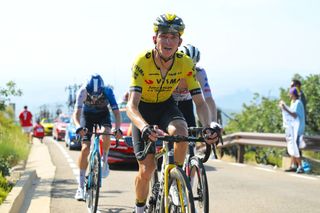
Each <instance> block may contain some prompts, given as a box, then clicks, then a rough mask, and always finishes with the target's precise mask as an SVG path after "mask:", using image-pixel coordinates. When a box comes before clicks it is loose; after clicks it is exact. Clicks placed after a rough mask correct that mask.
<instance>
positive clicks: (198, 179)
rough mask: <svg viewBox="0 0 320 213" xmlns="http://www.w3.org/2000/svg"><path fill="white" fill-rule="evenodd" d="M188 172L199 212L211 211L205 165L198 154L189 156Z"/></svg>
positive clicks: (206, 212)
mask: <svg viewBox="0 0 320 213" xmlns="http://www.w3.org/2000/svg"><path fill="white" fill-rule="evenodd" d="M186 170H187V171H186V174H187V176H188V178H189V180H191V181H190V185H191V189H192V193H193V199H194V205H195V209H196V212H197V213H208V212H209V188H208V180H207V175H206V170H205V168H204V165H203V163H202V161H201V159H199V158H198V157H196V156H193V157H191V158H189V162H188V164H187V166H186Z"/></svg>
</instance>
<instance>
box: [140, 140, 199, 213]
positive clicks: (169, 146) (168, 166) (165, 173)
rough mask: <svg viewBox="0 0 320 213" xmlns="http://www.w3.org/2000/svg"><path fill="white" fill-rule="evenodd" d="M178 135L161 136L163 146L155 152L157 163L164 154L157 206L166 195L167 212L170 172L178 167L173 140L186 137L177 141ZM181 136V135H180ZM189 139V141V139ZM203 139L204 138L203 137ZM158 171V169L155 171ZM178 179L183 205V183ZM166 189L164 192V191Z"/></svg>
mask: <svg viewBox="0 0 320 213" xmlns="http://www.w3.org/2000/svg"><path fill="white" fill-rule="evenodd" d="M177 137H178V136H163V137H159V138H158V139H159V140H161V141H163V147H162V149H160V150H159V151H158V152H156V153H155V163H157V162H158V160H159V158H160V157H162V156H163V162H162V169H161V175H162V176H161V179H160V180H159V182H160V187H159V191H158V195H157V196H158V197H157V201H156V205H155V207H156V208H158V207H159V206H160V205H161V196H164V198H163V199H164V209H165V213H168V212H169V174H170V171H171V170H172V169H174V168H177V166H176V164H175V162H174V149H173V142H179V141H183V139H185V138H186V137H181V138H180V140H178V141H175V139H177ZM178 138H179V137H178ZM187 139H188V140H189V141H196V140H199V138H193V137H187ZM188 140H187V141H188ZM202 140H203V139H202ZM151 144H152V143H151V142H149V143H148V144H147V146H146V148H145V153H146V151H147V150H148V149H149V147H150V146H151ZM155 172H157V171H155ZM176 181H177V187H178V192H179V200H180V201H181V206H184V199H183V194H182V188H181V183H180V182H179V180H176ZM162 190H164V193H163V191H162ZM182 212H185V209H184V208H182Z"/></svg>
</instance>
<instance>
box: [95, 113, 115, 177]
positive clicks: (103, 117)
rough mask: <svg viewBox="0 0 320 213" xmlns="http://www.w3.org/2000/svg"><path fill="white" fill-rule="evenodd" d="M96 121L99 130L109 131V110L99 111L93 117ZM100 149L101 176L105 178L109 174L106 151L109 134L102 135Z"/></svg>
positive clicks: (110, 126)
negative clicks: (99, 127)
mask: <svg viewBox="0 0 320 213" xmlns="http://www.w3.org/2000/svg"><path fill="white" fill-rule="evenodd" d="M95 120H97V123H99V125H100V126H101V129H100V132H104V133H107V134H110V133H111V128H112V125H111V120H110V113H109V111H105V112H101V113H99V115H98V116H97V117H96V118H95ZM101 139H102V150H103V152H102V153H101V162H102V177H103V178H105V177H107V176H108V175H109V165H108V153H109V148H110V135H102V136H101Z"/></svg>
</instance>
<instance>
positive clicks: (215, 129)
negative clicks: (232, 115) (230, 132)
mask: <svg viewBox="0 0 320 213" xmlns="http://www.w3.org/2000/svg"><path fill="white" fill-rule="evenodd" d="M210 126H211V127H205V128H203V129H202V136H203V137H204V138H205V137H206V135H207V130H209V131H210V133H211V134H212V135H213V134H214V133H216V134H217V136H218V137H220V135H221V126H220V125H219V124H218V123H213V122H212V123H211V125H210Z"/></svg>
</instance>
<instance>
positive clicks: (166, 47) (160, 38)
mask: <svg viewBox="0 0 320 213" xmlns="http://www.w3.org/2000/svg"><path fill="white" fill-rule="evenodd" d="M181 42H182V39H181V38H180V35H179V33H161V32H159V33H158V34H157V35H156V37H155V44H156V47H157V48H158V51H159V52H160V53H161V55H162V56H163V57H165V58H168V57H170V56H172V55H173V54H174V53H175V52H176V51H177V50H178V47H179V46H180V44H181Z"/></svg>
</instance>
